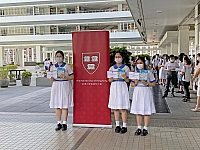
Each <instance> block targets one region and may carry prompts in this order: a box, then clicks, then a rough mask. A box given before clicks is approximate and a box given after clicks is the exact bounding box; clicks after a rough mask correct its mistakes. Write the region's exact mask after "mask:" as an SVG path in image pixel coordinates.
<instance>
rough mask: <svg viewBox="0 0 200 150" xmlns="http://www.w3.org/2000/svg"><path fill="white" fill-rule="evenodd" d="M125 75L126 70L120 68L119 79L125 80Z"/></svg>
mask: <svg viewBox="0 0 200 150" xmlns="http://www.w3.org/2000/svg"><path fill="white" fill-rule="evenodd" d="M124 73H125V70H124V69H121V68H118V78H119V79H124V78H122V74H124Z"/></svg>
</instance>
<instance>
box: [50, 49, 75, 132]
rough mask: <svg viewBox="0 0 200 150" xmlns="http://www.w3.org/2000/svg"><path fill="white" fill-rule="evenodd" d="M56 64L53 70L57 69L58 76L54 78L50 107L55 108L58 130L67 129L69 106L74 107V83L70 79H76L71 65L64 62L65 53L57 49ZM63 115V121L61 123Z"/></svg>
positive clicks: (52, 79)
mask: <svg viewBox="0 0 200 150" xmlns="http://www.w3.org/2000/svg"><path fill="white" fill-rule="evenodd" d="M55 59H56V62H57V63H56V64H55V65H53V66H52V67H51V71H57V74H58V78H56V79H54V78H53V77H51V81H53V84H52V88H51V99H50V104H49V106H50V108H55V112H56V119H57V127H56V128H55V130H56V131H58V130H60V129H62V130H63V131H65V130H67V117H68V108H69V107H73V99H72V84H71V82H70V80H73V79H74V76H73V71H72V69H71V67H70V66H69V65H67V64H66V63H65V62H64V53H63V52H62V51H57V52H56V55H55ZM61 116H62V117H63V123H62V124H61Z"/></svg>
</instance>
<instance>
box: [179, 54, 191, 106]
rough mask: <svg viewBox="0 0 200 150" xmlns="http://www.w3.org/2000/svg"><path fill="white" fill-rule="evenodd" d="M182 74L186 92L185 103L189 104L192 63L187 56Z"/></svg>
mask: <svg viewBox="0 0 200 150" xmlns="http://www.w3.org/2000/svg"><path fill="white" fill-rule="evenodd" d="M181 74H182V81H183V85H184V91H185V98H184V99H183V102H187V101H190V90H189V86H190V79H191V61H190V59H189V58H188V57H187V56H185V57H184V66H183V67H182V69H181Z"/></svg>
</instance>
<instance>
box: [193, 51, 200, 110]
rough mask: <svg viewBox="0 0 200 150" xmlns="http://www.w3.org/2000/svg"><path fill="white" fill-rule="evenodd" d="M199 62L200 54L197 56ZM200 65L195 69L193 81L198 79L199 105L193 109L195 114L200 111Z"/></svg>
mask: <svg viewBox="0 0 200 150" xmlns="http://www.w3.org/2000/svg"><path fill="white" fill-rule="evenodd" d="M197 60H198V61H200V53H198V54H197ZM199 76H200V63H199V65H198V66H197V67H196V68H195V71H194V76H193V78H192V81H194V80H195V79H196V78H198V88H197V103H196V107H195V108H193V109H192V111H193V112H197V111H200V77H199Z"/></svg>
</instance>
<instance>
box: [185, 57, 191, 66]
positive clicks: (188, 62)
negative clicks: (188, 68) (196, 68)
mask: <svg viewBox="0 0 200 150" xmlns="http://www.w3.org/2000/svg"><path fill="white" fill-rule="evenodd" d="M183 59H184V60H185V61H186V62H187V65H190V64H191V60H190V58H189V57H188V56H185V57H184V58H183Z"/></svg>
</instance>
